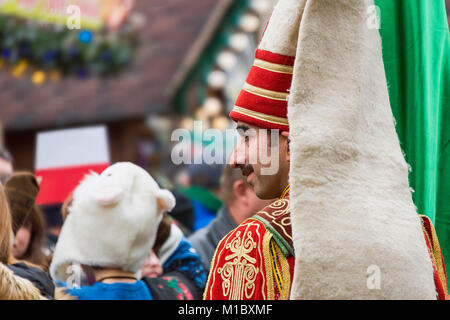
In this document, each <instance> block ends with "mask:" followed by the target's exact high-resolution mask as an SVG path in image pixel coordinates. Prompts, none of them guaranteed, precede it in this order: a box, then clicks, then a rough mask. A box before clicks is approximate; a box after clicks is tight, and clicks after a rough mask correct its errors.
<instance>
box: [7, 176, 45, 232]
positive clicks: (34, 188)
mask: <svg viewBox="0 0 450 320" xmlns="http://www.w3.org/2000/svg"><path fill="white" fill-rule="evenodd" d="M5 192H6V195H7V197H8V202H9V207H10V211H11V216H12V228H13V233H14V234H16V233H17V231H18V230H19V228H20V227H21V226H22V225H23V223H24V221H25V220H26V219H27V217H28V216H29V215H30V213H31V212H32V210H33V207H34V205H35V201H36V197H37V194H38V192H39V184H38V182H37V180H36V178H35V177H34V175H33V174H32V173H31V172H15V173H13V174H12V175H11V176H10V177H9V178H8V180H7V181H6V183H5Z"/></svg>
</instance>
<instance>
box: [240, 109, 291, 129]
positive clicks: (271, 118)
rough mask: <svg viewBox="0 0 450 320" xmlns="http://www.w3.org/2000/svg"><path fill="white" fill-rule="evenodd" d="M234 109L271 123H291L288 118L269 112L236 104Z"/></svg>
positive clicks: (286, 124)
mask: <svg viewBox="0 0 450 320" xmlns="http://www.w3.org/2000/svg"><path fill="white" fill-rule="evenodd" d="M233 111H234V112H237V113H240V114H243V115H245V116H249V117H252V118H255V119H259V120H262V121H266V122H270V123H274V124H280V125H285V126H288V125H289V122H288V119H286V118H281V117H276V116H271V115H268V114H264V113H261V112H256V111H252V110H249V109H245V108H242V107H238V106H234V109H233Z"/></svg>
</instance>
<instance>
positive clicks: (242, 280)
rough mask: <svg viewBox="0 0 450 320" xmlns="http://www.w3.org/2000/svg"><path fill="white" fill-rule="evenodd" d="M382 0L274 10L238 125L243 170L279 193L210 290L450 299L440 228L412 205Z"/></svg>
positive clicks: (214, 270)
mask: <svg viewBox="0 0 450 320" xmlns="http://www.w3.org/2000/svg"><path fill="white" fill-rule="evenodd" d="M371 5H372V6H373V0H365V1H361V0H350V1H349V0H345V1H344V0H279V2H278V4H277V6H276V7H275V9H274V11H273V13H272V16H271V19H270V21H269V24H268V26H267V28H266V30H265V33H264V35H263V38H262V40H261V42H260V44H259V47H258V49H257V50H256V54H255V62H254V65H253V66H252V68H251V70H250V73H249V75H248V78H247V81H246V83H245V85H244V88H243V90H242V92H241V94H240V95H239V97H238V99H237V101H236V104H235V107H234V109H233V111H232V112H231V114H230V117H231V118H232V119H233V120H234V121H236V122H237V126H238V130H239V132H240V135H241V137H240V139H239V141H238V144H237V146H236V148H235V151H234V153H233V155H232V157H231V164H232V166H234V167H240V168H241V169H242V171H243V174H244V175H245V176H247V181H248V182H249V184H250V185H252V187H253V188H254V190H255V192H256V194H257V195H258V196H259V197H260V198H263V199H270V198H274V197H275V196H276V197H278V198H279V200H277V201H275V202H274V203H272V204H271V205H269V206H268V207H266V208H264V209H263V210H261V211H260V212H258V213H257V214H255V216H253V217H252V218H250V219H248V220H246V221H245V222H243V223H242V224H241V225H239V226H238V227H237V228H236V229H234V230H232V231H231V232H230V233H229V234H228V235H227V236H226V237H225V238H223V239H222V241H221V242H220V243H219V245H218V247H217V249H216V252H215V255H214V258H213V262H212V264H211V269H210V270H211V271H210V274H209V278H208V282H207V286H206V289H205V292H204V299H207V300H253V299H254V300H260V299H436V298H438V299H448V289H447V279H446V273H445V266H444V261H443V258H442V254H441V250H440V247H439V242H438V239H437V236H436V233H435V231H434V228H433V226H432V224H431V221H430V220H429V219H428V218H427V217H425V216H419V215H417V213H416V211H415V206H414V204H413V202H412V198H411V191H410V189H409V185H408V166H407V164H406V162H405V160H404V158H403V155H402V153H401V149H400V146H399V142H398V138H397V135H396V133H395V127H394V121H393V116H392V112H391V110H390V105H389V99H388V90H387V84H386V78H385V73H384V69H383V61H382V55H381V41H380V36H379V33H378V30H376V29H375V30H372V29H371V28H369V27H368V25H367V23H366V22H367V16H366V13H367V8H368V7H370V6H371ZM288 118H289V121H288ZM258 129H265V130H258ZM274 129H275V130H278V131H279V133H278V134H275V135H274V134H271V133H272V131H271V130H274ZM248 132H251V133H248ZM269 136H270V137H269ZM274 137H275V138H277V139H278V141H277V142H278V143H275V145H276V147H275V148H273V147H272V148H271V149H270V155H271V158H270V159H271V161H270V163H269V164H268V163H264V164H263V161H262V160H261V159H260V152H259V151H260V148H261V147H262V146H264V145H265V143H267V142H269V141H270V142H272V139H274ZM242 150H244V152H242ZM255 154H257V155H258V156H257V159H256V161H253V162H252V161H250V160H251V157H252V156H253V157H254V155H255ZM274 162H276V163H278V170H277V172H276V174H272V175H267V174H264V172H263V171H264V169H267V167H268V166H270V165H271V164H273V163H274ZM289 183H290V184H289ZM291 190H292V191H291ZM373 270H375V272H374V274H372V272H373ZM373 277H375V279H373ZM377 277H378V278H377ZM372 280H374V281H372Z"/></svg>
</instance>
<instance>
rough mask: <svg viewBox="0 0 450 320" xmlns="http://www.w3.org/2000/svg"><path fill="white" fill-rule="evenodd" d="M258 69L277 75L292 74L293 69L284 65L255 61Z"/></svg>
mask: <svg viewBox="0 0 450 320" xmlns="http://www.w3.org/2000/svg"><path fill="white" fill-rule="evenodd" d="M253 65H255V66H257V67H258V68H261V69H265V70H268V71H272V72H278V73H286V74H293V73H294V67H291V66H286V65H284V64H278V63H272V62H268V61H264V60H261V59H255V62H254V64H253Z"/></svg>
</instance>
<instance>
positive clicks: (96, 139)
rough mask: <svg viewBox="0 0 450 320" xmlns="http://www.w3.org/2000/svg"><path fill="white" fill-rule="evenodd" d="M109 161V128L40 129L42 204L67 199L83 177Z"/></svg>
mask: <svg viewBox="0 0 450 320" xmlns="http://www.w3.org/2000/svg"><path fill="white" fill-rule="evenodd" d="M109 164H110V159H109V146H108V137H107V131H106V127H104V126H95V127H85V128H76V129H66V130H55V131H46V132H41V133H39V134H38V135H37V141H36V161H35V167H36V178H37V179H38V181H39V182H40V191H39V194H38V197H37V200H36V203H37V204H39V205H49V204H58V203H62V202H64V200H66V199H67V197H68V196H69V195H70V193H71V192H72V191H73V190H74V189H75V187H76V186H77V185H78V184H79V183H80V181H81V180H82V179H83V177H84V176H85V175H86V174H88V173H89V172H91V171H94V172H98V173H100V172H102V171H103V170H104V169H106V168H107V167H108V166H109Z"/></svg>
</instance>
